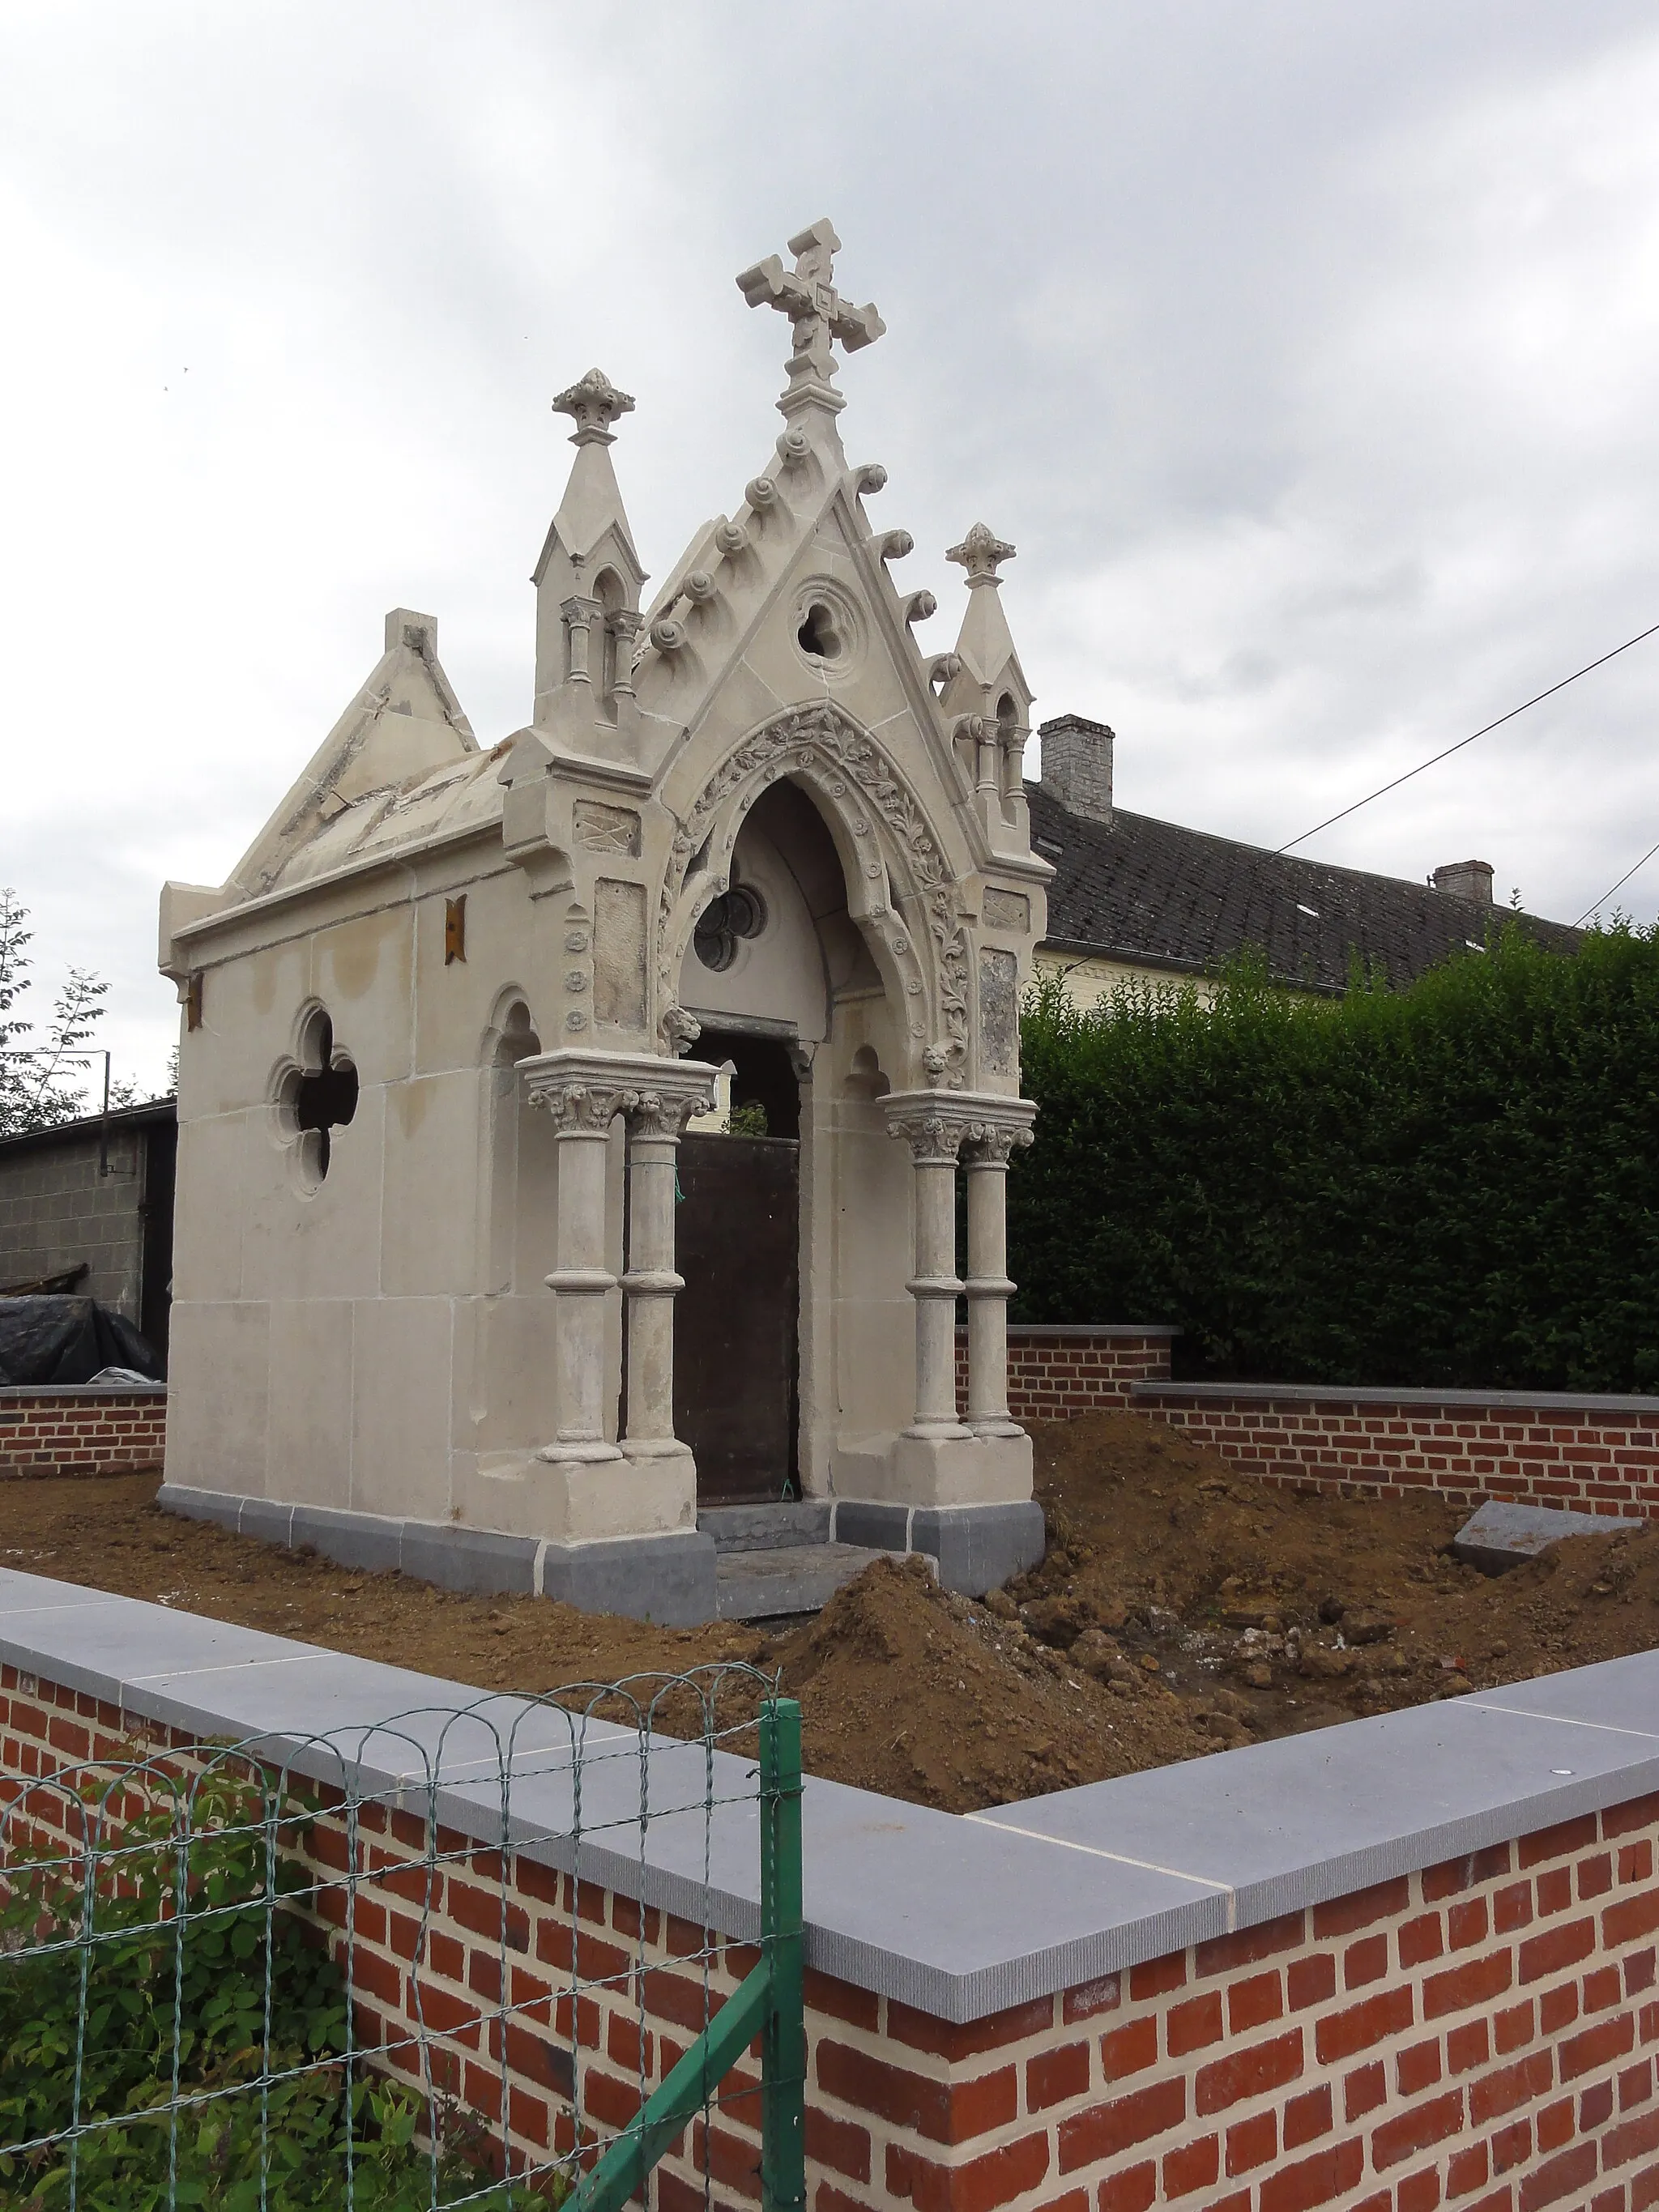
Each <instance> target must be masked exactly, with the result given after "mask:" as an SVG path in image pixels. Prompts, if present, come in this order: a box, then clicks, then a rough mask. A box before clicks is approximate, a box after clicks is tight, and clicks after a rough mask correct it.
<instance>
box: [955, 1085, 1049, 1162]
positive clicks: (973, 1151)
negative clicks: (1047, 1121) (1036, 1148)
mask: <svg viewBox="0 0 1659 2212" xmlns="http://www.w3.org/2000/svg"><path fill="white" fill-rule="evenodd" d="M1020 1103H1022V1104H1024V1101H1023V1100H1022V1101H1021V1102H1020ZM1031 1137H1032V1131H1031V1127H1030V1122H1014V1121H970V1122H969V1125H968V1127H967V1128H966V1129H965V1130H964V1131H963V1139H962V1142H963V1151H964V1152H966V1154H967V1156H968V1164H969V1167H974V1166H976V1165H983V1166H986V1167H1000V1168H1006V1166H1007V1164H1008V1161H1009V1158H1010V1156H1011V1155H1012V1153H1014V1152H1023V1151H1024V1148H1025V1147H1026V1146H1027V1145H1029V1144H1030V1142H1031Z"/></svg>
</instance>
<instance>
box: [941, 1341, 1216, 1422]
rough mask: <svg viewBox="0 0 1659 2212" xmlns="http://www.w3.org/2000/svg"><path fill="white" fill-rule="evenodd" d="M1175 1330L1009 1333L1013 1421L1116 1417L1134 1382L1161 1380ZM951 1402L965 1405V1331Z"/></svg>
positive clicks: (1166, 1371) (959, 1346) (1166, 1369)
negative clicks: (1088, 1415) (1092, 1415)
mask: <svg viewBox="0 0 1659 2212" xmlns="http://www.w3.org/2000/svg"><path fill="white" fill-rule="evenodd" d="M1177 1334H1179V1332H1178V1331H1177V1330H1176V1329H1173V1328H1152V1327H1150V1326H1148V1327H1146V1328H1142V1327H1139V1326H1138V1325H1137V1326H1123V1325H1115V1324H1114V1325H1112V1326H1109V1327H1107V1326H1101V1327H1096V1326H1093V1325H1088V1326H1082V1327H1075V1328H1073V1327H1070V1326H1066V1327H1060V1326H1042V1325H1038V1324H1036V1323H1029V1322H1012V1323H1011V1324H1010V1326H1009V1329H1008V1410H1009V1412H1010V1413H1012V1415H1013V1417H1014V1419H1016V1420H1017V1421H1066V1420H1071V1419H1074V1418H1075V1417H1076V1416H1077V1415H1078V1414H1079V1413H1112V1412H1116V1411H1118V1410H1120V1409H1121V1408H1122V1407H1126V1406H1127V1405H1128V1404H1129V1403H1130V1390H1131V1388H1132V1386H1133V1384H1134V1383H1142V1382H1158V1381H1166V1380H1167V1379H1168V1376H1169V1373H1170V1345H1171V1344H1172V1343H1173V1342H1174V1340H1175V1339H1176V1335H1177ZM967 1402H968V1332H967V1330H966V1329H965V1328H959V1329H958V1330H957V1404H958V1405H959V1406H965V1405H966V1404H967Z"/></svg>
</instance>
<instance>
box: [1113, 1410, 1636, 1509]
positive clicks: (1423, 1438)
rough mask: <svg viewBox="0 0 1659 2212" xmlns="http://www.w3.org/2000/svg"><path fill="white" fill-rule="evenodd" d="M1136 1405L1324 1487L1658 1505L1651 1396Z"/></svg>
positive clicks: (1250, 1463) (1288, 1476) (1265, 1471)
mask: <svg viewBox="0 0 1659 2212" xmlns="http://www.w3.org/2000/svg"><path fill="white" fill-rule="evenodd" d="M1134 1402H1135V1404H1136V1406H1137V1407H1139V1410H1140V1411H1141V1412H1143V1413H1151V1414H1154V1415H1156V1416H1157V1417H1158V1419H1160V1420H1164V1421H1168V1422H1169V1423H1170V1425H1171V1426H1172V1427H1175V1428H1178V1429H1180V1430H1182V1431H1183V1433H1185V1434H1186V1435H1188V1436H1190V1437H1194V1439H1195V1440H1196V1441H1197V1442H1199V1443H1205V1444H1208V1445H1210V1446H1211V1447H1212V1449H1214V1450H1215V1451H1217V1452H1218V1453H1219V1454H1220V1455H1221V1456H1222V1458H1223V1459H1225V1460H1226V1461H1228V1462H1230V1463H1231V1465H1232V1466H1234V1467H1236V1468H1238V1470H1239V1472H1240V1473H1241V1474H1255V1475H1260V1476H1261V1477H1263V1478H1264V1479H1265V1480H1268V1481H1272V1482H1279V1483H1294V1484H1297V1485H1305V1484H1309V1483H1312V1484H1316V1486H1318V1487H1319V1488H1320V1489H1322V1490H1329V1491H1338V1492H1362V1493H1364V1495H1366V1496H1370V1497H1376V1496H1377V1495H1379V1494H1381V1495H1383V1496H1385V1497H1396V1496H1399V1495H1400V1494H1401V1493H1402V1492H1406V1491H1409V1490H1416V1489H1431V1490H1436V1491H1438V1492H1441V1494H1442V1495H1443V1496H1444V1497H1446V1498H1450V1499H1452V1500H1453V1501H1454V1502H1455V1503H1456V1504H1460V1505H1469V1506H1475V1505H1478V1504H1480V1502H1481V1501H1482V1499H1483V1498H1517V1499H1520V1500H1521V1501H1522V1502H1523V1503H1525V1504H1530V1505H1560V1506H1576V1507H1577V1508H1578V1509H1579V1510H1581V1511H1589V1512H1601V1513H1615V1512H1626V1513H1627V1512H1630V1511H1631V1510H1632V1509H1634V1510H1639V1511H1641V1512H1644V1513H1650V1514H1652V1513H1659V1399H1656V1400H1655V1401H1654V1402H1653V1404H1652V1407H1651V1408H1649V1407H1646V1406H1635V1407H1630V1408H1629V1409H1628V1410H1625V1409H1617V1410H1609V1409H1608V1408H1607V1406H1606V1402H1605V1401H1601V1404H1600V1405H1599V1406H1595V1407H1593V1408H1592V1407H1585V1408H1583V1409H1577V1408H1574V1407H1561V1406H1550V1405H1548V1404H1547V1403H1546V1404H1542V1405H1533V1406H1528V1404H1527V1403H1526V1402H1525V1401H1518V1402H1517V1401H1504V1400H1501V1399H1493V1400H1492V1401H1488V1402H1486V1403H1485V1404H1482V1403H1480V1402H1476V1403H1474V1404H1456V1403H1449V1402H1448V1401H1445V1400H1443V1399H1437V1398H1436V1397H1435V1396H1434V1395H1432V1394H1431V1392H1428V1391H1423V1390H1419V1391H1409V1392H1404V1393H1402V1394H1401V1395H1400V1397H1398V1398H1396V1399H1388V1400H1376V1399H1343V1398H1341V1397H1340V1395H1336V1394H1332V1395H1329V1396H1324V1395H1321V1396H1318V1397H1316V1396H1314V1395H1312V1394H1310V1393H1295V1392H1288V1391H1286V1392H1280V1391H1277V1390H1275V1389H1273V1386H1271V1385H1269V1384H1262V1385H1260V1386H1258V1387H1256V1388H1254V1389H1239V1390H1237V1392H1231V1391H1229V1392H1226V1393H1217V1394H1216V1395H1210V1394H1209V1393H1207V1392H1199V1391H1189V1390H1184V1389H1182V1387H1181V1385H1180V1384H1178V1383H1173V1384H1169V1385H1167V1386H1163V1387H1159V1388H1157V1389H1142V1390H1139V1391H1137V1392H1136V1393H1135V1400H1134Z"/></svg>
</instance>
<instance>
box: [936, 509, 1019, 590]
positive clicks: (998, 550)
mask: <svg viewBox="0 0 1659 2212" xmlns="http://www.w3.org/2000/svg"><path fill="white" fill-rule="evenodd" d="M1013 557H1014V549H1013V547H1012V545H1010V544H1007V543H1006V540H1005V539H1003V538H997V537H994V536H993V534H992V533H991V532H990V531H988V530H987V528H986V526H985V525H984V524H983V523H982V522H976V523H975V525H974V526H973V528H972V529H971V530H970V531H969V532H968V535H967V536H966V537H965V538H963V541H962V543H961V544H960V545H953V546H951V549H950V550H949V552H947V553H946V555H945V559H946V560H947V561H954V562H956V564H957V567H958V568H965V569H966V570H967V571H968V581H969V583H970V584H982V583H986V582H990V583H993V584H1000V582H1001V581H1002V579H1001V577H1000V576H999V575H998V574H997V570H998V568H1000V566H1001V564H1002V563H1003V562H1005V561H1012V559H1013Z"/></svg>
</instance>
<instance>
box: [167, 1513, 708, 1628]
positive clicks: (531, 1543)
mask: <svg viewBox="0 0 1659 2212" xmlns="http://www.w3.org/2000/svg"><path fill="white" fill-rule="evenodd" d="M155 1502H156V1504H158V1505H159V1506H161V1508H162V1510H164V1511H165V1512H168V1513H176V1514H178V1515H179V1516H180V1518H181V1519H183V1520H186V1521H211V1522H215V1523H216V1525H217V1526H218V1527H220V1528H230V1529H234V1531H235V1533H236V1534H238V1535H239V1536H257V1537H258V1538H259V1539H260V1540H261V1541H263V1542H264V1543H267V1544H282V1545H284V1546H286V1547H287V1548H288V1549H289V1551H291V1552H297V1551H299V1550H301V1548H302V1547H304V1546H306V1545H309V1546H311V1547H312V1548H313V1550H316V1551H319V1552H320V1553H322V1555H323V1557H324V1558H325V1559H332V1560H334V1561H335V1562H336V1564H337V1565H340V1566H343V1567H358V1568H362V1570H364V1571H366V1572H368V1573H371V1574H381V1573H385V1572H386V1571H389V1570H391V1569H394V1568H395V1569H396V1570H397V1571H398V1572H399V1573H402V1574H406V1575H414V1576H416V1577H418V1578H419V1579H420V1580H421V1581H422V1582H428V1583H437V1584H439V1586H440V1587H441V1588H442V1589H453V1590H468V1591H472V1592H475V1593H478V1592H489V1591H495V1590H501V1591H504V1592H507V1594H509V1595H513V1596H518V1597H530V1596H535V1597H550V1598H557V1599H558V1600H560V1601H561V1602H562V1603H563V1604H565V1605H574V1607H576V1608H577V1610H578V1611H579V1612H581V1613H626V1614H627V1615H628V1616H629V1618H630V1619H631V1620H656V1621H661V1622H663V1623H665V1625H666V1626H669V1627H672V1628H690V1627H693V1626H696V1624H697V1623H698V1622H700V1621H704V1620H713V1619H714V1593H715V1580H714V1538H713V1537H712V1536H708V1535H705V1534H702V1532H701V1531H700V1530H698V1529H696V1528H685V1529H674V1530H671V1531H669V1532H667V1533H666V1534H659V1535H652V1536H623V1537H616V1538H613V1539H611V1540H609V1541H601V1542H597V1543H591V1544H553V1543H550V1542H548V1541H547V1540H546V1539H545V1538H544V1537H538V1536H507V1535H503V1534H500V1533H499V1532H498V1531H496V1530H495V1529H490V1528H459V1527H457V1526H456V1524H455V1523H454V1522H451V1521H398V1520H394V1519H392V1517H391V1516H387V1515H384V1514H379V1513H348V1512H344V1511H342V1510H340V1509H339V1508H337V1507H335V1506H331V1505H285V1504H282V1503H280V1502H279V1501H278V1500H276V1499H275V1498H242V1497H238V1496H236V1495H234V1493H232V1492H227V1491H216V1490H192V1489H190V1488H188V1487H186V1486H185V1485H184V1484H182V1483H176V1482H167V1483H163V1484H162V1486H161V1489H160V1490H159V1491H158V1492H156V1496H155Z"/></svg>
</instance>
